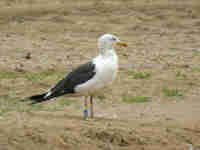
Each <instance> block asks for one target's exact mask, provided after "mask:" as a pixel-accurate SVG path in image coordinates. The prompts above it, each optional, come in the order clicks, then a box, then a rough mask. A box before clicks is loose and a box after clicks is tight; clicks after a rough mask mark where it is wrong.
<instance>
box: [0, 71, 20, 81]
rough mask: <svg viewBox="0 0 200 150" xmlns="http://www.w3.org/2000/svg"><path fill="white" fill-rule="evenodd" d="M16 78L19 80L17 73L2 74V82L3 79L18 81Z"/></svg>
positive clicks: (4, 72)
mask: <svg viewBox="0 0 200 150" xmlns="http://www.w3.org/2000/svg"><path fill="white" fill-rule="evenodd" d="M16 78H17V73H16V72H6V71H1V72H0V80H1V79H16Z"/></svg>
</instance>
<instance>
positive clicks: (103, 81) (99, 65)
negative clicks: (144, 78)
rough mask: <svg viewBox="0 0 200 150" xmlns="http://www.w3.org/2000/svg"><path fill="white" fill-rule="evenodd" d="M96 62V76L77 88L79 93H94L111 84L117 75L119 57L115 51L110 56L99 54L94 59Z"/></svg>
mask: <svg viewBox="0 0 200 150" xmlns="http://www.w3.org/2000/svg"><path fill="white" fill-rule="evenodd" d="M93 62H94V64H95V72H96V74H95V76H94V77H93V78H92V79H90V80H89V81H87V82H86V83H83V84H81V85H78V86H77V87H76V88H75V91H76V92H79V93H93V92H96V91H97V90H99V89H101V88H104V87H105V86H108V85H110V84H111V83H112V82H113V81H114V80H115V78H116V76H117V71H118V58H117V55H116V54H115V52H113V53H112V55H109V56H102V55H100V56H98V57H96V58H95V59H94V60H93Z"/></svg>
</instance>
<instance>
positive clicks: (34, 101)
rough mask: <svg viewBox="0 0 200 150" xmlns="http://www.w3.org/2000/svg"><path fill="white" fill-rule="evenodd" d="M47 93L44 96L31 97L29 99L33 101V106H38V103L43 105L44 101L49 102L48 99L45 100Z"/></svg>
mask: <svg viewBox="0 0 200 150" xmlns="http://www.w3.org/2000/svg"><path fill="white" fill-rule="evenodd" d="M45 95H46V93H43V94H39V95H33V96H31V97H29V99H30V100H31V101H32V102H31V104H37V103H41V102H43V101H46V100H48V99H47V98H45Z"/></svg>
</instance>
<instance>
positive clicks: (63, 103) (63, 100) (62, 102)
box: [59, 99, 72, 106]
mask: <svg viewBox="0 0 200 150" xmlns="http://www.w3.org/2000/svg"><path fill="white" fill-rule="evenodd" d="M59 104H60V105H61V106H70V105H71V104H72V101H71V100H69V99H68V100H66V99H61V100H60V101H59Z"/></svg>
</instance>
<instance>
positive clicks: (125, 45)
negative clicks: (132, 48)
mask: <svg viewBox="0 0 200 150" xmlns="http://www.w3.org/2000/svg"><path fill="white" fill-rule="evenodd" d="M117 45H119V46H123V47H127V46H128V44H127V43H124V42H117Z"/></svg>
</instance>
